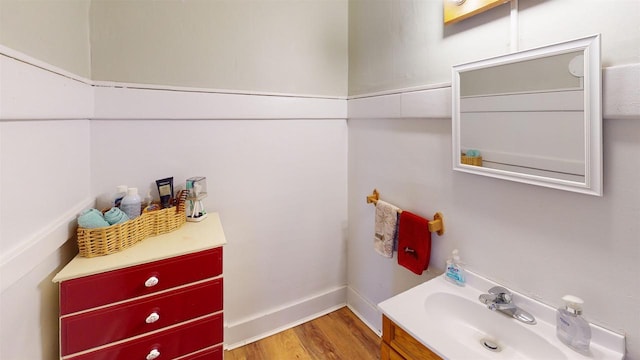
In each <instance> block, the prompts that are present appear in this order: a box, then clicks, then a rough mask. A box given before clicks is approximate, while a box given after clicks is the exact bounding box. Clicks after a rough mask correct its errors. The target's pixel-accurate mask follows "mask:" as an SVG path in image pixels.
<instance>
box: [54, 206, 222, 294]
mask: <svg viewBox="0 0 640 360" xmlns="http://www.w3.org/2000/svg"><path fill="white" fill-rule="evenodd" d="M226 242H227V240H226V238H225V236H224V231H223V229H222V224H221V223H220V216H219V214H218V213H209V214H208V215H207V218H206V219H204V220H202V221H201V222H187V223H186V224H184V225H182V226H181V227H180V228H179V229H177V230H175V231H172V232H170V233H166V234H162V235H158V236H152V237H148V238H146V239H144V240H142V241H141V242H139V243H137V244H135V245H133V246H132V247H130V248H128V249H125V250H123V251H121V252H118V253H115V254H110V255H104V256H98V257H92V258H86V257H81V256H79V255H76V257H75V258H73V260H71V262H69V264H67V266H65V267H64V268H63V269H62V270H60V272H59V273H58V274H57V275H56V276H55V277H54V278H53V282H61V281H64V280H69V279H75V278H78V277H81V276H87V275H93V274H97V273H102V272H105V271H110V270H116V269H120V268H123V267H128V266H133V265H139V264H143V263H148V262H150V261H156V260H162V259H167V258H170V257H174V256H179V255H185V254H190V253H194V252H198V251H202V250H206V249H212V248H215V247H218V246H222V245H224V244H226Z"/></svg>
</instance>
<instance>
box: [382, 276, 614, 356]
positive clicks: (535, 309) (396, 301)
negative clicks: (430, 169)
mask: <svg viewBox="0 0 640 360" xmlns="http://www.w3.org/2000/svg"><path fill="white" fill-rule="evenodd" d="M495 285H497V284H495V283H493V282H491V281H489V280H487V279H484V278H482V277H480V276H478V275H477V274H474V273H472V272H468V274H467V286H465V287H459V286H457V285H454V284H452V283H450V282H448V281H446V280H445V279H444V277H443V276H439V277H437V278H435V279H433V280H430V281H427V282H425V283H423V284H421V285H418V286H416V287H414V288H412V289H410V290H408V291H405V292H404V293H401V294H399V295H397V296H394V297H392V298H390V299H388V300H386V301H384V302H382V303H380V304H379V308H380V309H381V310H382V312H383V313H384V314H385V315H386V316H387V317H388V318H390V319H391V320H392V321H393V322H395V323H396V324H397V325H398V326H400V327H402V328H403V329H404V330H405V331H407V332H408V333H410V334H411V335H412V336H413V337H414V338H416V340H418V341H420V342H421V343H422V344H423V345H425V346H426V347H428V348H429V349H431V350H432V351H433V352H435V353H436V354H438V355H440V356H441V357H442V358H445V359H545V360H547V359H548V360H555V359H558V360H560V359H623V358H624V351H625V346H624V336H622V335H619V334H616V333H613V332H611V331H609V330H606V329H604V328H601V327H598V326H594V325H591V330H592V334H593V335H592V341H591V350H590V353H589V354H587V355H583V354H580V353H578V352H576V351H574V350H572V349H570V348H569V347H567V346H566V345H564V344H563V343H562V342H560V340H558V339H557V338H556V336H555V309H553V308H551V307H549V306H547V305H545V304H542V303H540V302H538V301H536V300H533V299H531V298H527V297H525V296H523V295H521V294H518V293H514V294H513V303H515V304H516V305H517V306H519V307H521V308H522V309H524V310H526V311H528V312H529V313H531V314H532V315H533V316H535V317H536V324H534V325H530V324H525V323H522V322H520V321H518V320H516V319H514V318H512V317H509V316H507V315H505V314H503V313H501V312H497V311H491V310H489V309H488V308H487V307H486V305H484V304H482V303H481V302H480V301H479V300H478V296H479V295H480V294H482V293H485V292H486V290H488V289H489V288H491V287H492V286H495Z"/></svg>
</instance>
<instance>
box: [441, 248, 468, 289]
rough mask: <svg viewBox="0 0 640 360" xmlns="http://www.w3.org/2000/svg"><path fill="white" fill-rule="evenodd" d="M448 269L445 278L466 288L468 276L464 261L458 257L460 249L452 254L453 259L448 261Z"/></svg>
mask: <svg viewBox="0 0 640 360" xmlns="http://www.w3.org/2000/svg"><path fill="white" fill-rule="evenodd" d="M446 265H447V269H446V270H445V278H446V279H447V280H449V281H451V282H452V283H454V284H456V285H458V286H464V285H465V282H466V276H465V271H464V267H463V266H462V261H460V256H459V255H458V249H455V250H453V251H452V252H451V257H450V258H449V259H447V264H446Z"/></svg>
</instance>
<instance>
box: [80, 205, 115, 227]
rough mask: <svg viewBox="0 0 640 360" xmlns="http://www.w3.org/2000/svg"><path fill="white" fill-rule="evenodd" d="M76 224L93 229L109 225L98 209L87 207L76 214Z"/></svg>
mask: <svg viewBox="0 0 640 360" xmlns="http://www.w3.org/2000/svg"><path fill="white" fill-rule="evenodd" d="M78 226H80V227H83V228H86V229H95V228H101V227H105V226H109V223H108V222H107V221H106V220H105V219H104V217H103V216H102V213H101V212H100V210H97V209H88V210H85V211H83V212H82V213H80V216H78Z"/></svg>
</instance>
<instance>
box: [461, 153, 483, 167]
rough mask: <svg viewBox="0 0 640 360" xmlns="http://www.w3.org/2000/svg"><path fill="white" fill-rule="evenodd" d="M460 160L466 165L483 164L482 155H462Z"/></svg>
mask: <svg viewBox="0 0 640 360" xmlns="http://www.w3.org/2000/svg"><path fill="white" fill-rule="evenodd" d="M460 162H461V163H462V164H466V165H474V166H482V156H465V155H461V159H460Z"/></svg>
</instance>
